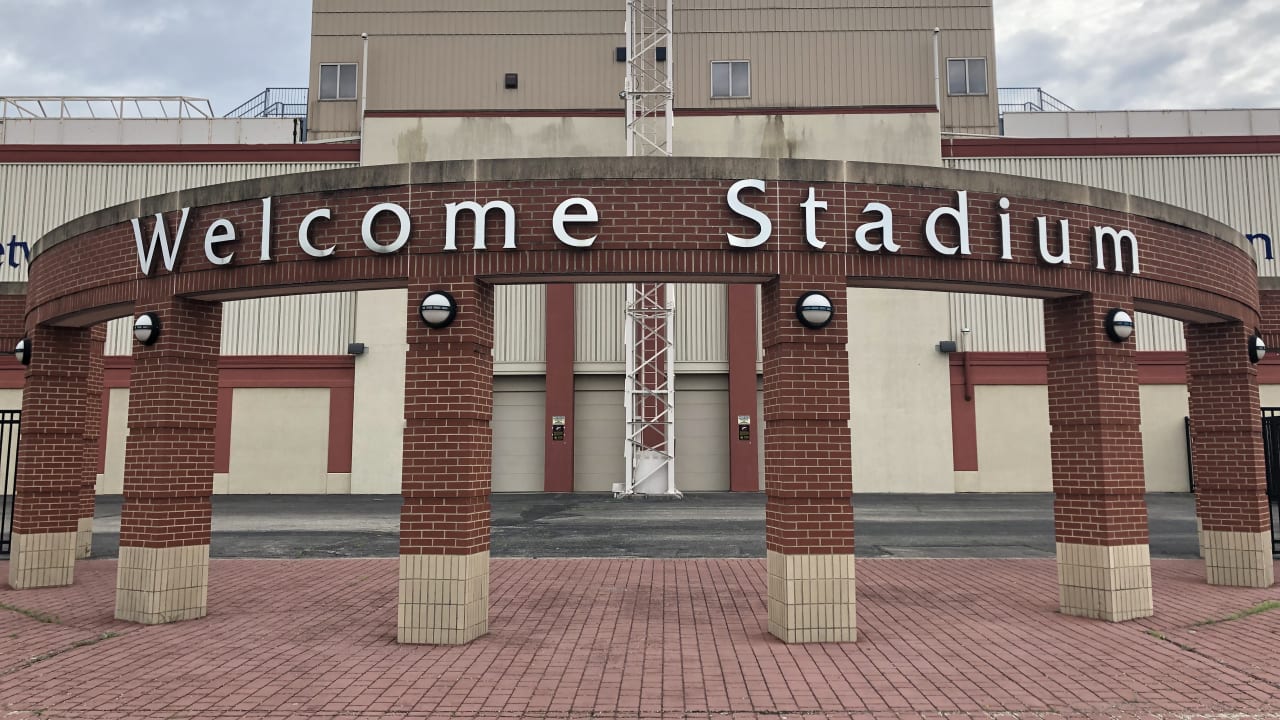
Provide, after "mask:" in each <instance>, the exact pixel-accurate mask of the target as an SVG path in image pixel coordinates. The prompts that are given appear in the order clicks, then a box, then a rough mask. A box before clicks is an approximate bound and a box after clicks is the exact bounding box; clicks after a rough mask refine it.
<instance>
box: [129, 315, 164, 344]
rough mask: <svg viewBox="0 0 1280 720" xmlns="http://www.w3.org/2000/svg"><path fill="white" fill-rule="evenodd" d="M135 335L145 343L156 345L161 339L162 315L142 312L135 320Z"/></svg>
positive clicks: (139, 340)
mask: <svg viewBox="0 0 1280 720" xmlns="http://www.w3.org/2000/svg"><path fill="white" fill-rule="evenodd" d="M133 337H134V339H135V340H137V341H138V342H140V343H142V344H143V345H155V344H156V341H157V340H159V339H160V317H159V316H158V315H156V314H155V313H142V314H141V315H139V316H138V317H137V318H136V319H135V320H134V321H133Z"/></svg>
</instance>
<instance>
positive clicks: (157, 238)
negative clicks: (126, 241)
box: [132, 207, 191, 275]
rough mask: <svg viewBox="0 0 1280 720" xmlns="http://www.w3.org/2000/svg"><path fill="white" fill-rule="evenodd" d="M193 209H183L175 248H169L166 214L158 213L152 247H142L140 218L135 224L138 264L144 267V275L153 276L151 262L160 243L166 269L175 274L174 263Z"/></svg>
mask: <svg viewBox="0 0 1280 720" xmlns="http://www.w3.org/2000/svg"><path fill="white" fill-rule="evenodd" d="M190 214H191V208H189V207H186V208H182V220H181V221H179V222H178V234H177V235H175V236H174V238H173V247H169V232H168V230H166V229H165V226H164V213H156V226H155V227H154V228H153V229H152V231H151V245H150V246H148V247H146V248H143V247H142V225H141V224H140V223H139V222H138V218H134V219H133V220H132V222H133V239H134V241H135V242H136V243H137V244H138V263H139V264H140V265H142V274H143V275H150V274H151V261H152V260H153V259H154V258H155V254H156V243H157V242H158V243H160V252H161V253H162V254H163V255H164V269H165V270H168V271H169V272H173V263H174V261H176V260H177V259H178V248H179V247H181V246H182V236H183V235H184V234H185V233H186V232H187V216H188V215H190Z"/></svg>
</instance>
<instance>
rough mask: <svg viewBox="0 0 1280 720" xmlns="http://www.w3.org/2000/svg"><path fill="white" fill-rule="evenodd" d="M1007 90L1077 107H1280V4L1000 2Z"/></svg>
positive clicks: (1241, 0)
mask: <svg viewBox="0 0 1280 720" xmlns="http://www.w3.org/2000/svg"><path fill="white" fill-rule="evenodd" d="M995 10H996V48H997V54H998V56H999V57H998V71H999V74H1000V84H1001V85H1004V86H1012V85H1032V86H1041V87H1043V88H1044V89H1045V90H1047V91H1049V92H1051V93H1053V94H1054V95H1057V96H1058V97H1061V98H1062V99H1063V100H1065V101H1067V102H1068V103H1071V104H1072V105H1073V106H1074V107H1076V108H1077V109H1082V110H1103V109H1150V108H1205V107H1280V63H1277V59H1278V58H1277V54H1276V53H1275V51H1274V50H1272V49H1271V47H1272V46H1273V45H1274V41H1273V39H1272V38H1273V37H1274V36H1275V35H1276V34H1277V33H1280V8H1277V6H1276V4H1275V2H1274V0H1161V1H1160V2H1150V1H1146V0H1108V2H1106V3H1100V2H1091V3H1087V4H1086V3H1081V2H1065V1H1062V0H1056V1H1054V2H1046V1H1045V0H995Z"/></svg>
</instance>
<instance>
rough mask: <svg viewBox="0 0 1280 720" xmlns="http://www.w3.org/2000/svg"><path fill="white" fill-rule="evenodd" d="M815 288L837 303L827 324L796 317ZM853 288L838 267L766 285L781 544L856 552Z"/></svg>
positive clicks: (775, 519)
mask: <svg viewBox="0 0 1280 720" xmlns="http://www.w3.org/2000/svg"><path fill="white" fill-rule="evenodd" d="M814 257H815V260H818V259H821V256H814ZM831 265H835V263H831ZM809 292H820V293H823V294H825V295H826V296H827V297H829V298H830V299H831V301H832V303H833V305H834V306H835V316H834V318H833V319H832V321H831V324H830V325H827V326H826V327H825V328H822V329H820V330H812V329H809V328H807V327H805V326H803V325H801V324H800V323H799V322H798V321H797V319H796V311H795V308H796V301H797V300H799V299H800V297H801V296H803V295H805V294H807V293H809ZM845 296H846V293H845V283H844V278H842V277H840V276H838V275H830V274H827V275H817V276H813V277H807V278H800V277H794V276H793V277H788V278H785V279H781V280H776V281H774V282H772V283H769V284H767V285H765V288H764V294H763V298H762V309H761V337H762V339H763V342H764V358H765V360H764V420H765V423H766V424H767V426H768V431H767V432H766V433H765V435H764V489H765V494H766V496H767V499H766V503H765V542H766V546H767V547H768V548H769V549H770V550H773V551H774V552H780V553H786V554H789V555H829V554H836V553H852V552H853V506H852V504H851V499H852V495H853V490H852V487H851V486H850V483H849V477H850V475H851V473H852V459H851V441H850V436H849V353H848V350H847V349H846V347H845V345H846V343H847V342H848V335H849V329H848V328H849V322H848V313H849V306H848V303H847V302H846V301H845ZM854 480H855V482H856V480H857V479H856V478H855V479H854Z"/></svg>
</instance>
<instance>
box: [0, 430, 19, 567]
mask: <svg viewBox="0 0 1280 720" xmlns="http://www.w3.org/2000/svg"><path fill="white" fill-rule="evenodd" d="M21 425H22V411H21V410H0V490H3V491H4V493H3V494H0V555H8V554H9V545H10V543H11V540H12V538H13V491H14V486H15V483H16V480H17V477H18V435H19V429H20V427H21Z"/></svg>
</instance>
